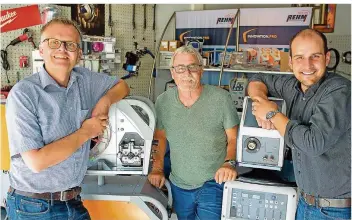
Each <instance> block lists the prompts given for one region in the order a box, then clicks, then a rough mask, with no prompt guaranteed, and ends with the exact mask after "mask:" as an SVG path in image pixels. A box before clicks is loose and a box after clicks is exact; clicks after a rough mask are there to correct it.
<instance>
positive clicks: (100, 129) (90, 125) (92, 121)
mask: <svg viewBox="0 0 352 220" xmlns="http://www.w3.org/2000/svg"><path fill="white" fill-rule="evenodd" d="M107 119H108V117H107V116H106V115H99V116H96V117H92V118H89V119H87V120H85V121H84V122H83V124H82V126H81V129H82V131H83V132H84V133H85V134H87V135H88V137H89V138H94V137H96V136H99V135H102V134H103V133H104V130H105V129H106V127H107V126H108V120H107Z"/></svg>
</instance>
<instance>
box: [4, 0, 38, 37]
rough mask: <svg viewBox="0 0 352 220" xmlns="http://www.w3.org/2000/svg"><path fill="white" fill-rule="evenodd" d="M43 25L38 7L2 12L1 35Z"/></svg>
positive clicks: (32, 6)
mask: <svg viewBox="0 0 352 220" xmlns="http://www.w3.org/2000/svg"><path fill="white" fill-rule="evenodd" d="M41 23H42V20H41V17H40V12H39V8H38V5H31V6H26V7H21V8H12V9H8V10H2V11H1V20H0V33H4V32H7V31H13V30H17V29H21V28H26V27H30V26H34V25H39V24H41Z"/></svg>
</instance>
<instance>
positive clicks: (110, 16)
mask: <svg viewBox="0 0 352 220" xmlns="http://www.w3.org/2000/svg"><path fill="white" fill-rule="evenodd" d="M108 25H109V27H110V37H112V27H113V25H114V23H113V22H112V15H111V4H109V22H108Z"/></svg>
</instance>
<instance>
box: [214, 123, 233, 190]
mask: <svg viewBox="0 0 352 220" xmlns="http://www.w3.org/2000/svg"><path fill="white" fill-rule="evenodd" d="M237 131H238V125H236V126H234V127H232V128H228V129H226V130H225V132H226V137H227V154H226V157H225V160H236V143H237ZM236 177H237V172H236V169H235V168H234V167H233V166H232V165H231V164H229V163H224V164H223V165H222V166H221V167H220V168H219V169H218V170H217V171H216V173H215V176H214V179H215V182H217V183H219V184H221V183H223V182H226V181H231V180H235V179H236Z"/></svg>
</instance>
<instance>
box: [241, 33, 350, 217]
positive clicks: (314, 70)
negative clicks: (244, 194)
mask: <svg viewBox="0 0 352 220" xmlns="http://www.w3.org/2000/svg"><path fill="white" fill-rule="evenodd" d="M329 61H330V53H329V52H328V48H327V40H326V37H325V36H324V35H323V34H321V33H320V32H318V31H315V30H312V29H306V30H303V31H300V32H299V33H297V34H296V35H295V36H294V37H293V38H292V40H291V42H290V63H289V64H290V67H291V68H292V70H293V74H294V76H292V75H291V76H289V75H287V76H282V75H264V74H261V75H256V76H254V77H253V78H252V79H251V80H250V83H249V85H248V94H249V96H250V97H251V98H252V99H253V100H254V101H255V102H254V103H253V109H252V111H253V114H254V115H255V116H256V119H257V121H258V124H259V125H260V126H262V127H263V128H266V129H277V130H278V131H279V133H280V134H281V135H282V136H283V137H284V139H285V143H286V145H287V146H288V147H289V148H291V150H292V159H293V164H294V171H295V178H296V181H297V185H298V190H299V195H300V199H299V203H298V208H297V213H296V219H310V220H311V219H313V220H315V219H317V220H318V219H319V220H321V219H350V218H351V177H350V174H351V82H350V81H349V80H347V79H345V78H343V77H341V76H339V75H336V74H334V73H328V72H327V70H326V66H327V65H328V64H329ZM268 96H273V97H279V98H282V99H284V100H285V101H286V103H287V107H288V108H287V109H288V111H287V116H285V115H283V114H282V113H279V112H278V111H277V110H278V107H277V105H276V104H275V103H274V102H270V101H268Z"/></svg>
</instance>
